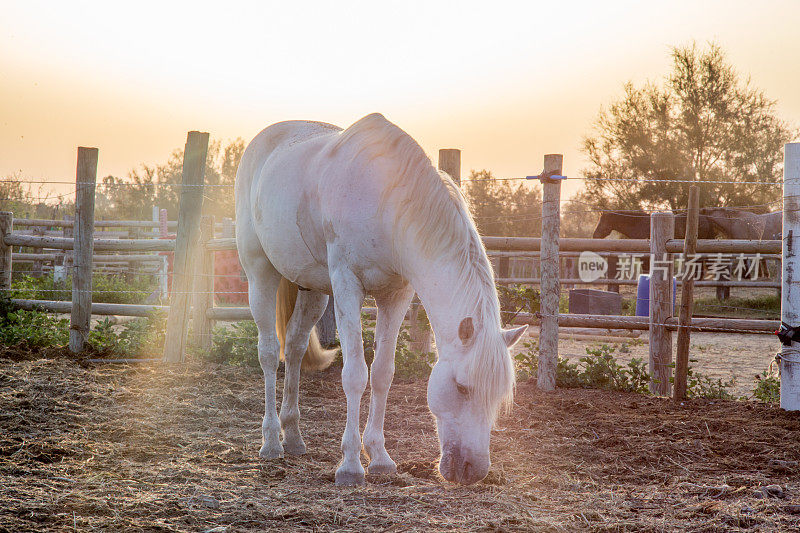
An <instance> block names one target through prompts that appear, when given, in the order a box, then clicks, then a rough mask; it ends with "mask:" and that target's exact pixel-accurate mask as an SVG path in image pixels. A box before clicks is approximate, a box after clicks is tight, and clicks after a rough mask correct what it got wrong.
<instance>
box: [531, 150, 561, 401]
mask: <svg viewBox="0 0 800 533" xmlns="http://www.w3.org/2000/svg"><path fill="white" fill-rule="evenodd" d="M563 161H564V156H563V155H561V154H548V155H545V156H544V171H543V173H542V174H543V175H547V174H551V175H552V174H561V172H562V170H561V169H562V166H563ZM541 181H542V241H541V256H540V261H541V265H542V266H541V268H542V281H541V285H540V287H541V313H542V323H541V325H540V326H539V370H538V372H537V376H536V386H537V387H538V388H539V390H545V391H551V390H554V389H555V388H556V366H557V364H558V304H559V302H560V300H561V284H560V280H559V277H558V276H559V270H560V269H559V266H560V260H559V256H558V239H559V234H560V232H561V180H550V179H546V178H542V180H541Z"/></svg>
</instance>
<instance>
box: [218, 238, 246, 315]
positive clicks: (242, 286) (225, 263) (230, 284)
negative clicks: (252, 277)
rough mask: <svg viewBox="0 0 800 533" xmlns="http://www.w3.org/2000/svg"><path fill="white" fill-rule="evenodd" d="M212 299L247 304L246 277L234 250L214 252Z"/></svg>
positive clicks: (237, 254)
mask: <svg viewBox="0 0 800 533" xmlns="http://www.w3.org/2000/svg"><path fill="white" fill-rule="evenodd" d="M214 300H215V301H216V302H220V303H229V304H233V303H236V304H244V305H247V303H248V299H247V278H246V277H245V276H244V272H243V271H242V267H241V265H240V264H239V253H238V252H237V251H236V250H225V251H219V252H214Z"/></svg>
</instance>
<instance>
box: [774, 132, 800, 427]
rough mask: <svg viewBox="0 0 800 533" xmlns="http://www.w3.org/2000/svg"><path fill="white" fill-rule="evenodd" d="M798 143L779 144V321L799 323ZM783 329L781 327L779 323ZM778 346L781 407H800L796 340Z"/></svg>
mask: <svg viewBox="0 0 800 533" xmlns="http://www.w3.org/2000/svg"><path fill="white" fill-rule="evenodd" d="M798 248H800V143H788V144H785V145H784V147H783V244H782V256H783V265H782V267H781V268H782V274H781V288H782V290H781V294H782V295H781V323H782V324H786V326H788V327H790V328H796V327H798V326H800V255H798ZM781 330H784V327H783V326H782V327H781ZM788 342H789V345H788V346H786V345H782V346H781V353H780V354H779V355H778V369H779V370H780V373H781V408H782V409H786V410H787V411H797V410H800V343H798V342H795V341H792V340H790V341H788Z"/></svg>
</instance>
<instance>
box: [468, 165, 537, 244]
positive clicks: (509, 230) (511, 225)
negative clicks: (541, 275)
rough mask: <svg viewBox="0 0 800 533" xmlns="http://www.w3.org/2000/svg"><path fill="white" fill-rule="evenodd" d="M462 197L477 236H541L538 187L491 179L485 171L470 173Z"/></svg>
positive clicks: (490, 174)
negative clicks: (477, 233) (472, 220)
mask: <svg viewBox="0 0 800 533" xmlns="http://www.w3.org/2000/svg"><path fill="white" fill-rule="evenodd" d="M464 181H465V187H464V195H465V196H466V197H467V199H468V200H469V203H470V208H471V212H472V215H473V218H474V219H475V224H476V225H477V226H478V231H479V232H480V234H481V235H501V236H506V237H533V236H539V235H541V233H542V196H541V192H540V190H539V187H538V185H533V186H531V185H527V184H523V183H520V184H518V185H517V186H516V187H514V186H512V185H511V182H510V181H503V180H498V179H495V177H494V176H493V175H492V173H491V172H489V171H488V170H481V171H477V172H476V171H474V170H473V171H472V172H470V175H469V177H468V178H467V179H466V180H464Z"/></svg>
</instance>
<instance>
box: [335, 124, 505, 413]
mask: <svg viewBox="0 0 800 533" xmlns="http://www.w3.org/2000/svg"><path fill="white" fill-rule="evenodd" d="M344 146H351V147H352V149H353V150H354V151H355V152H356V154H357V155H356V156H355V157H357V158H364V162H365V163H367V162H371V161H374V160H376V159H378V158H382V159H383V160H384V161H385V162H386V163H388V164H389V165H390V168H392V170H391V176H392V178H393V179H392V180H391V183H390V184H388V186H387V187H386V189H385V190H384V192H383V196H382V198H381V206H382V207H384V206H386V205H387V203H388V201H389V200H390V199H391V200H393V203H394V210H395V220H394V226H393V232H394V235H393V242H394V243H398V242H404V241H408V238H407V237H408V236H411V242H413V243H414V244H415V245H416V246H417V247H418V249H419V251H420V252H421V253H422V254H424V255H425V256H426V257H429V258H431V259H437V258H438V259H447V260H450V261H451V262H452V264H454V265H458V267H459V268H458V271H457V285H458V287H459V289H460V290H459V291H456V293H454V294H453V298H454V300H455V301H454V303H457V302H464V303H463V304H462V305H461V306H459V307H458V308H459V309H463V310H465V312H466V313H467V314H466V315H465V316H464V317H463V318H466V317H467V316H471V315H472V316H475V318H476V320H477V322H478V323H479V324H483V327H482V328H476V339H475V345H474V357H472V358H471V366H470V369H469V375H470V382H471V385H472V390H473V394H475V395H476V398H477V400H478V402H479V403H480V404H481V405H482V406H483V407H484V410H485V412H486V414H487V416H488V417H489V419H490V420H491V419H493V418H494V416H495V415H496V413H497V410H498V406H499V405H500V404H504V405H506V406H507V405H509V404H510V401H511V399H512V398H513V394H514V369H513V364H512V361H511V359H510V357H509V355H508V349H507V348H506V346H505V343H504V342H503V338H502V335H500V334H499V331H500V303H499V302H498V299H497V291H496V289H495V284H494V272H493V271H492V266H491V263H489V259H488V257H487V256H486V250H485V248H484V246H483V242H482V241H481V239H480V237H479V235H478V230H477V228H476V227H475V223H474V221H473V220H472V216H471V215H470V212H469V205H468V203H467V200H466V199H465V198H464V196H463V195H462V194H461V191H460V190H459V188H458V186H457V185H456V184H455V183H454V182H453V180H452V179H451V178H450V176H448V175H447V173H445V172H440V171H437V170H436V168H435V167H434V166H433V164H432V163H431V160H430V158H428V156H427V155H425V152H424V151H423V150H422V148H421V147H420V146H419V144H417V142H416V141H414V139H412V138H411V136H409V135H408V134H407V133H406V132H404V131H403V130H402V129H400V128H398V127H397V126H395V125H394V124H392V123H391V122H389V121H388V120H386V118H384V116H383V115H381V114H379V113H373V114H371V115H367V116H366V117H364V118H362V119H361V120H359V121H358V122H356V123H355V124H353V125H352V126H350V127H349V128H347V129H346V130H344V131H343V132H342V133H341V135H340V136H339V139H338V140H337V141H336V143H335V145H334V146H333V150H334V151H337V150H339V149H341V148H342V147H344ZM473 314H474V315H473ZM495 325H496V327H495ZM487 333H489V334H487Z"/></svg>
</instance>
